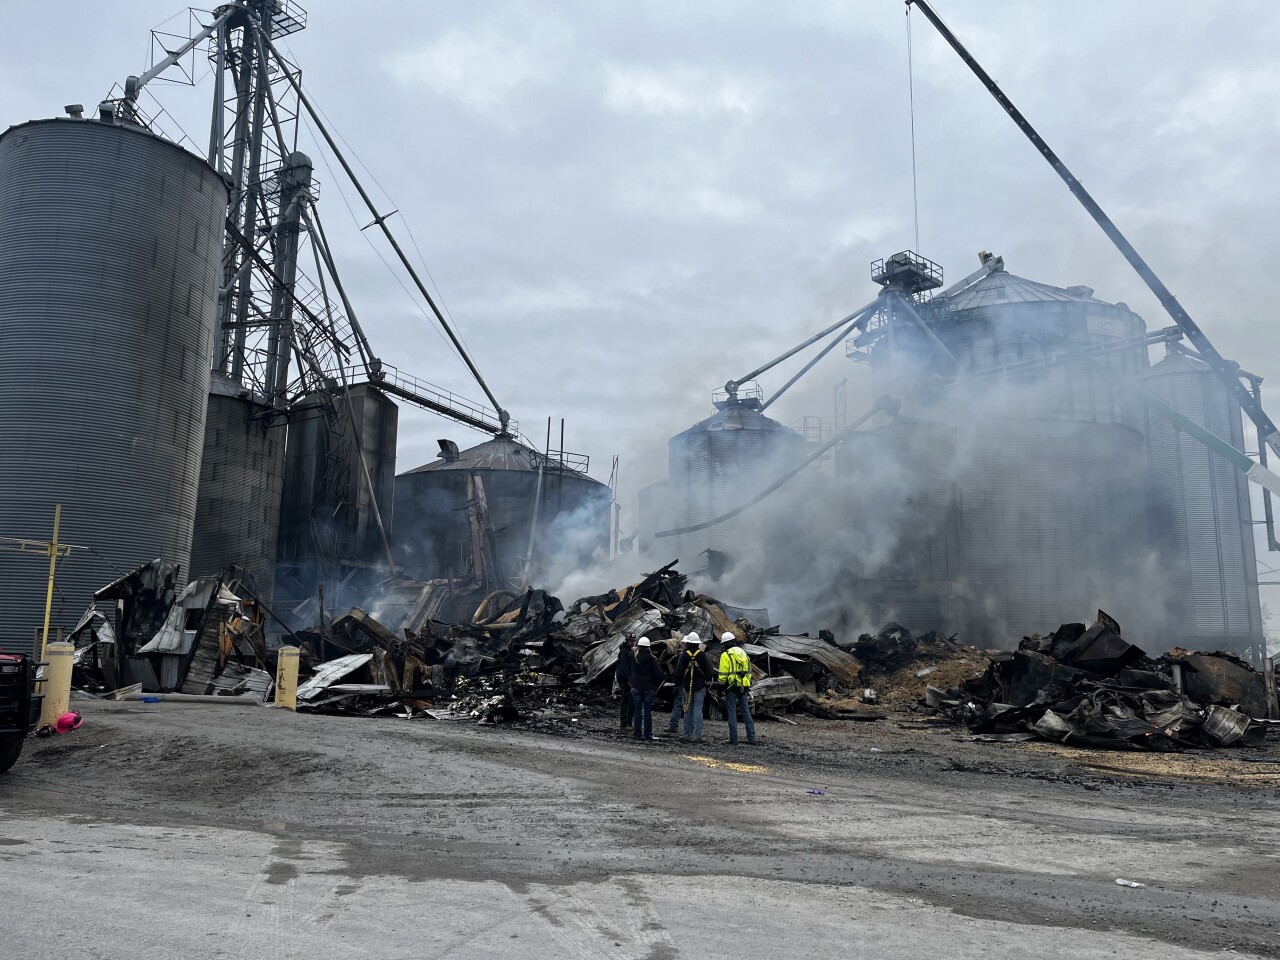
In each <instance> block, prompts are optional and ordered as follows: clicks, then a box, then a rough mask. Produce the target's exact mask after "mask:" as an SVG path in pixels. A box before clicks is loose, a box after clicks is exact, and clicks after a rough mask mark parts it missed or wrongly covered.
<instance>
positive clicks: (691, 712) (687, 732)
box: [667, 688, 707, 740]
mask: <svg viewBox="0 0 1280 960" xmlns="http://www.w3.org/2000/svg"><path fill="white" fill-rule="evenodd" d="M706 696H707V691H706V689H705V688H704V689H702V690H694V691H693V692H692V693H690V692H689V691H688V690H681V691H680V692H678V693H677V694H676V705H675V706H674V707H672V708H671V725H670V726H668V727H667V732H668V733H675V732H676V724H677V723H679V722H680V718H681V717H683V718H684V736H685V737H692V738H693V739H694V740H701V739H702V701H703V700H705V699H706ZM685 700H688V701H689V703H688V707H687V708H686V706H685Z"/></svg>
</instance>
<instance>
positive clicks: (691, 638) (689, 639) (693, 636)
mask: <svg viewBox="0 0 1280 960" xmlns="http://www.w3.org/2000/svg"><path fill="white" fill-rule="evenodd" d="M684 642H685V643H701V642H702V638H701V637H700V636H698V634H697V633H696V632H695V633H690V634H688V635H687V636H686V637H685V638H684Z"/></svg>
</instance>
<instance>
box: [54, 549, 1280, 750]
mask: <svg viewBox="0 0 1280 960" xmlns="http://www.w3.org/2000/svg"><path fill="white" fill-rule="evenodd" d="M175 579H176V576H175V570H174V569H173V567H172V565H170V564H165V563H163V562H161V561H155V562H153V563H151V564H147V565H145V566H144V567H141V568H139V569H138V570H135V571H133V572H132V573H130V574H129V575H127V576H125V577H122V578H121V579H120V580H119V581H117V582H115V583H113V584H110V585H108V586H106V587H104V588H103V589H102V590H100V591H98V593H97V594H96V595H95V603H94V605H93V606H91V607H90V609H89V610H88V611H87V612H86V613H85V615H84V617H83V618H81V621H80V623H79V625H78V626H77V628H76V630H75V632H74V634H73V637H72V639H73V640H74V641H75V644H76V651H75V654H74V657H75V668H74V673H73V683H74V685H75V686H76V687H77V688H79V689H80V690H82V691H85V692H88V693H91V694H94V695H104V694H106V693H107V692H110V691H115V692H116V693H117V694H119V692H120V691H121V690H134V689H135V688H136V690H137V691H141V692H151V691H158V692H160V693H161V694H165V693H170V694H172V693H177V694H181V695H186V696H190V695H193V694H194V695H201V696H222V697H226V696H232V697H237V698H239V699H241V700H247V699H256V700H258V701H261V700H264V699H266V698H267V697H268V696H269V694H270V691H271V690H272V687H273V678H274V675H275V674H274V671H275V668H276V663H275V660H276V654H275V650H274V648H273V647H272V646H271V645H270V644H268V642H267V640H266V627H267V626H268V617H270V618H271V619H272V620H273V621H274V622H276V623H277V624H278V625H279V626H280V627H283V628H284V635H283V637H282V638H281V639H282V642H284V643H289V644H292V645H296V646H297V647H298V648H299V650H300V658H299V659H300V666H301V670H300V676H301V677H302V679H301V681H300V683H299V686H298V689H297V708H298V710H300V711H303V712H318V713H334V714H347V715H361V716H379V715H381V716H399V717H405V718H414V717H430V718H433V719H437V720H471V721H479V722H482V723H504V722H514V721H520V722H524V723H526V724H531V725H538V724H559V723H563V722H565V721H568V722H574V721H576V720H579V719H581V718H583V717H585V716H588V715H595V716H604V715H605V714H606V713H610V712H612V711H613V709H614V708H615V704H616V699H615V693H616V691H615V689H614V673H615V669H614V668H615V666H616V664H617V662H618V656H619V651H620V649H621V647H622V645H623V644H624V642H625V638H626V637H627V636H628V635H633V636H635V637H637V638H639V637H648V638H649V639H650V642H651V644H652V649H653V651H654V652H655V654H656V655H657V656H658V658H659V660H660V662H663V663H664V664H673V663H674V661H675V660H676V658H677V657H678V656H679V655H680V653H681V649H682V644H683V642H684V638H685V637H686V636H688V635H689V634H694V633H696V634H697V635H698V637H699V638H700V641H701V644H702V646H703V648H704V649H705V650H706V651H707V653H708V655H709V656H710V658H711V662H712V664H713V665H714V664H715V663H716V662H717V660H718V657H719V655H720V653H721V652H722V651H723V650H724V649H725V647H726V646H727V644H725V643H724V642H723V641H722V640H721V637H723V636H724V635H726V634H729V635H731V636H732V638H733V643H735V644H737V645H740V646H741V647H742V649H743V650H744V651H745V652H746V654H747V657H748V659H749V660H750V663H751V672H752V684H751V689H752V703H753V709H754V711H755V712H756V713H757V714H758V715H761V716H763V717H773V718H776V719H784V715H785V714H787V713H808V714H811V715H813V716H816V717H819V718H822V719H828V720H878V719H883V718H884V717H886V716H887V715H888V711H895V710H896V711H910V712H913V713H915V714H917V715H919V714H921V713H922V712H931V713H932V714H933V715H935V716H936V718H937V719H938V720H941V721H943V722H944V723H945V722H948V721H949V722H955V723H962V724H964V725H966V726H968V727H969V729H970V730H971V731H972V733H973V734H974V735H976V736H978V737H980V738H982V739H1000V740H1014V739H1045V740H1051V741H1056V742H1060V743H1064V744H1077V745H1081V746H1088V747H1111V748H1118V749H1134V748H1136V749H1143V750H1159V751H1177V750H1184V749H1189V748H1213V747H1224V746H1234V745H1246V744H1251V743H1257V742H1259V741H1260V740H1261V739H1262V738H1263V737H1264V736H1265V729H1266V725H1267V724H1268V723H1275V720H1274V719H1272V720H1271V721H1268V720H1266V718H1267V717H1269V716H1270V717H1272V718H1274V717H1275V716H1276V714H1277V713H1278V712H1280V710H1278V709H1277V705H1276V704H1275V703H1274V699H1275V691H1274V678H1272V677H1271V676H1270V675H1269V674H1268V675H1267V677H1266V678H1265V679H1264V676H1263V674H1260V673H1258V672H1256V671H1255V670H1254V669H1253V668H1252V667H1251V666H1249V665H1248V664H1247V663H1245V662H1244V661H1242V660H1240V659H1238V658H1236V657H1234V656H1233V655H1231V654H1228V653H1194V652H1190V651H1186V650H1172V651H1170V652H1169V653H1167V654H1165V655H1164V656H1162V657H1160V658H1159V659H1151V658H1150V657H1148V656H1147V655H1146V654H1145V653H1144V652H1143V651H1142V650H1141V649H1140V648H1139V647H1137V646H1135V645H1133V644H1131V643H1129V642H1128V641H1126V640H1125V639H1123V637H1122V636H1121V631H1120V626H1119V624H1117V623H1116V622H1115V621H1114V620H1113V619H1111V618H1110V617H1108V616H1107V615H1106V614H1105V613H1102V612H1101V611H1099V613H1098V618H1097V622H1095V623H1094V624H1093V625H1091V626H1088V627H1086V626H1085V625H1084V624H1082V623H1069V624H1063V625H1062V626H1060V627H1059V628H1058V629H1057V630H1056V631H1054V632H1053V633H1050V634H1048V635H1047V636H1044V637H1041V636H1038V635H1037V636H1033V637H1028V638H1025V639H1024V640H1023V641H1022V643H1021V645H1020V646H1019V647H1018V649H1017V650H1015V651H1012V652H1010V651H985V650H980V649H978V648H975V647H973V646H969V645H965V644H962V643H961V642H959V640H958V639H957V638H956V637H954V636H945V635H943V634H941V633H938V632H930V633H924V634H921V635H919V636H916V635H913V634H912V633H911V631H910V630H909V629H908V628H907V627H905V626H903V625H902V624H899V623H888V624H886V625H885V626H884V627H883V628H882V629H881V630H880V631H879V632H878V633H876V634H862V635H860V636H858V637H857V638H856V639H853V640H848V641H845V640H841V639H838V638H837V637H836V636H834V635H833V634H832V633H830V632H828V631H826V630H822V631H819V633H818V635H817V636H816V637H815V636H810V635H808V634H785V633H783V632H782V631H781V629H780V628H779V627H778V626H776V625H773V624H770V622H769V614H768V611H767V610H754V609H744V608H738V607H734V606H731V605H729V604H727V603H724V602H722V601H720V600H719V599H717V598H714V597H710V596H706V595H703V594H697V593H694V592H693V591H690V590H688V579H687V578H686V577H685V576H684V575H683V574H681V573H680V572H679V571H678V570H677V569H676V564H675V563H671V564H668V565H667V566H665V567H662V568H661V569H658V570H655V571H653V572H652V573H650V574H648V575H647V576H646V577H644V578H643V579H642V580H640V581H639V582H637V583H634V584H631V585H630V586H626V587H623V588H620V589H614V590H609V591H608V592H606V593H603V594H598V595H594V596H587V597H581V598H579V599H578V600H576V601H574V602H573V603H572V604H569V605H568V606H565V605H564V604H563V603H562V602H561V601H560V600H559V599H558V598H556V597H554V596H552V595H551V594H549V593H547V592H546V591H544V590H535V589H530V590H526V591H524V592H522V593H516V592H512V591H502V590H500V591H495V592H490V593H487V594H486V593H485V592H484V590H483V589H482V588H481V586H480V585H479V584H478V583H475V582H465V581H456V580H452V579H450V580H433V581H412V580H405V579H395V580H391V581H387V582H386V583H384V584H383V585H382V588H381V590H380V591H379V592H378V593H377V594H376V595H374V596H372V597H370V598H368V606H369V611H373V612H369V611H366V610H365V609H363V608H359V607H355V608H351V609H348V610H346V611H345V612H343V613H340V614H338V615H336V616H326V614H325V611H324V609H323V607H322V606H321V605H319V604H313V605H312V607H311V609H310V610H309V611H308V614H314V616H315V617H316V622H315V623H314V625H313V626H312V627H310V628H308V629H298V630H295V629H291V628H289V627H287V626H286V625H285V624H284V623H283V622H282V621H280V620H279V619H278V618H276V617H275V614H273V613H272V612H271V611H269V610H267V609H266V607H265V605H263V604H261V602H260V601H258V600H257V598H256V594H255V590H254V588H253V585H252V583H251V581H249V580H247V579H245V578H243V577H240V576H238V575H237V571H236V570H235V569H230V570H228V571H226V572H224V574H222V575H220V576H217V577H203V578H198V579H196V580H193V581H191V582H190V583H188V584H187V586H186V587H185V588H184V589H182V590H178V589H176V587H175ZM100 603H101V604H106V603H110V604H111V605H112V607H114V609H112V607H107V609H106V610H105V612H103V611H100V610H99V608H98V606H97V605H98V604H100ZM294 612H295V614H296V613H297V612H298V611H294ZM668 672H669V673H670V672H672V671H671V670H670V669H669V670H668ZM675 695H676V692H675V690H674V687H673V685H672V683H671V682H670V681H668V682H667V683H665V684H664V685H663V686H662V687H661V688H659V693H658V706H659V708H662V707H663V706H667V707H669V706H670V705H671V704H672V702H673V700H674V697H675ZM707 710H708V713H710V715H711V716H713V717H716V716H723V715H724V705H723V699H722V696H721V694H720V692H719V691H718V690H717V689H716V688H715V686H714V684H713V686H712V689H711V690H710V692H709V695H708V697H707Z"/></svg>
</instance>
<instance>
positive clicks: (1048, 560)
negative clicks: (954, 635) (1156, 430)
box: [961, 420, 1146, 641]
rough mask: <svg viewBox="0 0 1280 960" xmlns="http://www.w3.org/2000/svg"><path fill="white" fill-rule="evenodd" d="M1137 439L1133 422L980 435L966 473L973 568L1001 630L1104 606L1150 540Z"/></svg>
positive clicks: (1010, 632) (1120, 610)
mask: <svg viewBox="0 0 1280 960" xmlns="http://www.w3.org/2000/svg"><path fill="white" fill-rule="evenodd" d="M1141 442H1142V438H1141V435H1140V434H1138V433H1137V432H1136V431H1133V430H1130V429H1128V428H1127V427H1121V426H1118V425H1110V424H1089V423H1070V422H1062V421H1035V420H1028V421H1004V422H993V423H991V424H989V425H988V427H987V429H985V430H984V431H983V432H982V433H981V434H980V435H979V436H977V437H976V438H975V440H974V456H973V466H972V467H971V468H970V469H969V470H967V471H965V473H964V474H963V476H962V478H961V516H962V520H961V524H962V538H963V549H964V556H965V559H966V563H965V569H966V572H967V574H968V576H970V577H971V578H972V579H973V587H974V590H975V593H976V594H977V595H978V597H979V601H980V604H981V606H982V610H983V612H984V615H985V618H986V619H987V620H988V621H989V622H991V623H994V624H995V625H997V626H998V627H999V628H1000V629H1001V630H1003V632H1004V636H1001V637H996V638H993V639H996V640H997V641H1005V640H1011V639H1016V638H1018V637H1020V636H1026V635H1029V634H1031V633H1035V632H1040V633H1043V632H1044V631H1046V630H1051V629H1053V628H1054V627H1056V626H1057V625H1058V624H1059V623H1062V622H1066V621H1072V620H1081V619H1084V618H1086V617H1087V616H1088V615H1089V614H1090V613H1091V612H1092V611H1093V610H1094V609H1096V608H1097V607H1099V606H1102V607H1104V608H1106V609H1108V610H1110V611H1111V612H1112V613H1115V614H1116V615H1117V616H1118V617H1121V619H1122V620H1123V615H1124V612H1125V611H1126V610H1127V609H1130V608H1131V603H1130V602H1129V601H1131V600H1132V599H1133V598H1132V597H1129V598H1126V596H1125V589H1123V588H1121V586H1120V585H1121V584H1122V583H1123V582H1124V577H1125V575H1126V573H1128V572H1129V571H1130V567H1129V566H1128V565H1129V564H1130V563H1131V562H1133V561H1134V559H1135V556H1136V554H1137V553H1140V551H1141V549H1142V547H1143V546H1144V545H1145V543H1146V523H1145V516H1144V510H1143V509H1142V507H1141V505H1142V504H1143V503H1144V502H1145V501H1144V497H1143V492H1142V482H1143V477H1142V474H1141V472H1140V468H1141Z"/></svg>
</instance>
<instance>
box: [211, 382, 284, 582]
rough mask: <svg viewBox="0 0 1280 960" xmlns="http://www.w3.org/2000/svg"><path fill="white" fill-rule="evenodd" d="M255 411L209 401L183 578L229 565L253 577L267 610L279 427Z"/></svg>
mask: <svg viewBox="0 0 1280 960" xmlns="http://www.w3.org/2000/svg"><path fill="white" fill-rule="evenodd" d="M263 412H264V410H263V408H262V406H261V405H260V404H257V403H255V402H253V401H252V400H249V399H246V398H241V397H229V396H225V395H224V394H222V393H213V394H211V395H210V397H209V416H208V420H207V422H206V425H205V440H204V457H203V459H202V462H201V466H200V493H199V498H198V500H197V504H196V523H195V533H194V535H193V537H192V543H191V575H192V576H194V577H208V576H214V575H216V574H218V573H220V572H221V571H222V570H223V569H225V568H226V567H227V566H229V565H231V564H237V565H239V566H241V567H244V568H245V569H246V570H248V571H249V572H250V573H251V574H253V578H254V581H255V583H256V584H257V589H258V594H259V596H260V597H261V598H262V600H263V601H264V602H265V603H266V604H267V606H271V602H272V600H273V599H274V589H275V569H276V542H277V539H278V536H279V532H280V494H281V489H282V487H283V485H284V443H285V428H284V425H283V424H280V425H277V426H275V427H268V426H267V419H266V418H265V417H263V416H262V414H263Z"/></svg>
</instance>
